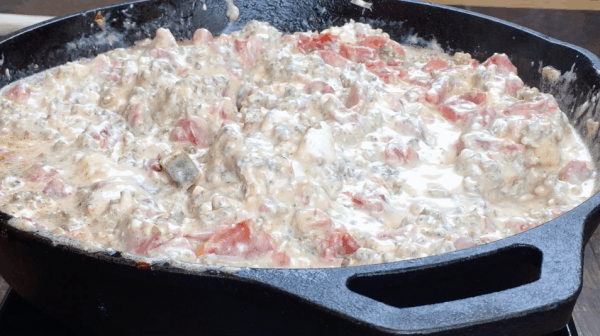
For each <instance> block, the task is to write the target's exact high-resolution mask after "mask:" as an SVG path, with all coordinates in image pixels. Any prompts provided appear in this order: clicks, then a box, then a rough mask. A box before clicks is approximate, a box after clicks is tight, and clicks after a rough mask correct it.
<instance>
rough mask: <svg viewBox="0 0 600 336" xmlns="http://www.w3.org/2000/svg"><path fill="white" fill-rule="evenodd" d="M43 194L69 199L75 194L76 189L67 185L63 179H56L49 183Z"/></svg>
mask: <svg viewBox="0 0 600 336" xmlns="http://www.w3.org/2000/svg"><path fill="white" fill-rule="evenodd" d="M43 193H44V195H46V196H48V197H56V198H67V197H70V196H72V195H73V194H74V193H75V189H73V187H69V186H67V185H65V183H64V182H63V181H62V180H61V179H58V178H55V179H53V180H52V181H50V182H48V184H47V185H46V187H45V188H44V191H43Z"/></svg>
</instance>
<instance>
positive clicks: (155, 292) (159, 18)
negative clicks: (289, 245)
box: [0, 0, 600, 336]
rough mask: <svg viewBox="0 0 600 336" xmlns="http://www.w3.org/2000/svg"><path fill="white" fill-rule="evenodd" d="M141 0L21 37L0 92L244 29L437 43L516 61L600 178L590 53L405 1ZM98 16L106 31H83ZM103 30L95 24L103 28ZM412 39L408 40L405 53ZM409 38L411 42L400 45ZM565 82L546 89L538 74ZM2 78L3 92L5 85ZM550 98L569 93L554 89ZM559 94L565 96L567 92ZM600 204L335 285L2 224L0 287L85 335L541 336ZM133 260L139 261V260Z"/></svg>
mask: <svg viewBox="0 0 600 336" xmlns="http://www.w3.org/2000/svg"><path fill="white" fill-rule="evenodd" d="M236 3H237V5H238V6H239V7H240V11H241V16H240V19H239V20H238V21H237V22H235V23H230V22H229V21H228V20H227V19H226V18H225V15H224V12H225V8H226V5H225V2H224V1H221V0H214V1H213V0H206V6H207V10H206V11H205V10H203V8H202V4H203V3H202V2H201V1H194V0H181V1H175V0H149V1H138V2H133V3H130V4H123V5H116V6H111V7H105V8H102V9H99V10H92V11H88V12H84V13H80V14H75V15H71V16H67V17H62V18H58V19H55V20H52V21H49V22H46V23H42V24H40V25H37V26H35V27H33V28H28V29H25V30H23V31H21V32H19V33H17V34H14V35H13V36H11V37H9V38H7V39H5V40H4V41H2V42H0V59H3V60H4V63H3V65H2V66H1V68H0V73H1V74H2V75H0V87H2V86H5V85H7V84H9V83H11V82H12V81H14V80H17V79H19V78H23V77H25V76H28V75H31V74H34V73H37V72H39V71H42V70H45V69H48V68H50V67H54V66H57V65H60V64H64V63H65V62H67V61H71V60H76V59H78V58H81V57H92V56H94V55H96V54H97V53H99V52H104V51H107V50H110V49H113V48H116V47H125V46H130V45H132V44H133V43H134V42H135V41H137V40H140V39H142V38H146V37H151V36H152V35H153V32H154V31H155V29H156V28H158V27H168V28H169V29H170V30H171V31H172V32H173V33H174V35H175V36H177V37H178V38H180V39H183V38H187V39H189V38H191V36H192V34H193V31H194V30H195V29H196V28H199V27H205V28H208V29H209V30H211V32H212V33H213V34H215V35H218V34H220V33H224V32H230V31H234V30H237V29H239V28H241V27H242V26H243V25H244V24H245V23H246V22H247V21H248V20H250V19H258V20H264V21H268V22H270V23H271V24H272V25H274V26H275V27H276V28H278V29H280V30H283V31H285V32H293V31H303V30H308V29H313V30H316V29H324V28H327V27H328V26H330V25H339V24H342V23H344V22H346V21H348V20H349V19H354V20H359V21H364V22H369V23H371V24H372V25H374V26H376V27H381V28H383V29H384V30H385V31H387V32H388V33H389V34H390V35H391V36H392V38H394V39H396V40H400V41H402V42H411V41H412V42H413V43H417V44H418V43H422V42H419V41H424V40H430V39H432V38H435V39H436V40H437V42H438V43H439V44H440V45H441V46H442V47H443V48H444V49H445V50H447V51H466V52H470V53H471V54H472V55H473V56H474V57H475V58H477V59H479V60H480V61H481V60H484V59H486V58H487V57H489V56H491V55H492V53H493V52H505V53H507V54H509V55H511V59H512V61H513V63H514V64H515V65H516V66H517V67H518V69H519V74H520V76H521V77H522V78H523V80H524V81H525V83H526V84H528V85H531V86H541V87H542V88H543V89H545V90H546V91H551V92H553V93H554V94H557V95H558V98H559V104H560V106H561V108H562V110H563V111H565V112H566V113H567V114H568V115H569V118H570V120H571V122H572V123H573V124H574V125H575V127H576V129H577V130H578V132H580V134H582V135H583V136H584V139H586V142H587V144H588V146H589V147H590V149H591V151H592V153H593V156H594V161H595V162H596V165H597V166H598V163H599V162H598V160H599V158H600V156H599V153H600V151H599V146H600V145H599V144H598V143H599V142H598V141H597V138H598V135H597V134H593V135H592V136H591V137H586V135H587V133H586V131H585V121H586V120H587V119H588V118H590V117H594V118H596V119H597V118H598V113H599V110H600V106H599V105H598V103H597V102H596V101H592V102H591V103H588V104H587V105H582V104H583V103H584V102H585V101H587V100H589V99H590V98H591V97H592V96H593V95H594V94H596V93H597V91H598V90H597V87H599V86H600V74H599V72H598V69H600V61H599V60H598V59H597V58H596V57H594V56H593V55H592V54H591V53H589V52H587V51H585V50H583V49H580V48H577V47H574V46H571V45H568V44H565V43H562V42H559V41H556V40H553V39H551V38H548V37H546V36H543V35H540V34H538V33H535V32H532V31H530V30H527V29H524V28H522V27H519V26H515V25H511V24H508V23H506V22H503V21H500V20H496V19H492V18H489V17H486V16H483V15H479V14H474V13H470V12H466V11H462V10H458V9H452V8H448V7H443V6H435V5H429V4H423V3H417V2H413V1H395V0H380V1H375V3H374V5H373V10H372V11H369V10H365V9H363V8H360V7H357V6H355V5H352V4H351V3H350V2H349V1H342V0H244V1H240V0H236ZM97 12H100V13H101V14H102V16H103V18H104V20H103V23H101V24H98V23H97V22H95V21H94V19H95V18H96V19H98V18H99V17H96V13H97ZM99 22H100V21H99ZM414 34H418V37H420V38H423V39H419V38H414ZM410 36H412V37H413V38H409V37H410ZM548 64H551V65H553V66H554V67H555V68H557V69H559V70H561V71H563V72H566V71H569V70H571V69H572V70H573V73H574V74H575V75H576V80H575V81H573V82H571V83H570V90H565V89H564V85H555V86H551V85H549V84H548V83H546V82H544V81H543V80H542V79H541V76H540V72H539V69H540V65H548ZM6 69H9V70H10V72H9V73H10V76H7V75H6ZM559 84H565V83H564V81H563V82H561V83H559ZM567 84H569V83H567ZM599 204H600V195H599V194H596V195H594V196H593V197H591V198H590V199H589V200H588V201H586V202H585V203H583V204H582V205H580V206H578V207H577V208H575V209H573V210H572V211H570V212H568V213H566V214H564V215H562V216H560V217H559V218H557V219H555V220H552V221H551V222H548V223H546V224H544V225H542V226H540V227H538V228H535V229H532V230H530V231H527V232H525V233H522V234H519V235H516V236H513V237H510V238H506V239H503V240H500V241H497V242H494V243H490V244H487V245H483V246H478V247H474V248H470V249H466V250H461V251H457V252H453V253H448V254H444V255H439V256H433V257H428V258H422V259H416V260H410V261H404V262H396V263H389V264H381V265H371V266H361V267H349V268H337V269H299V270H283V269H281V270H280V269H239V270H231V269H227V268H225V269H219V268H207V269H204V270H194V269H186V268H182V267H180V266H181V265H172V264H171V265H170V264H169V263H167V262H151V263H150V265H149V266H148V264H144V263H139V261H140V260H144V259H143V257H139V256H138V257H135V258H132V257H131V256H125V255H121V254H120V253H112V254H109V253H105V252H86V251H83V250H81V249H78V248H74V247H73V246H70V245H65V244H61V243H56V242H53V241H51V240H50V239H49V238H48V237H45V236H42V235H40V234H37V233H35V232H28V231H22V230H19V229H16V228H15V227H13V226H11V225H9V224H8V221H9V219H10V218H11V217H10V216H9V215H7V214H3V213H0V273H1V274H2V276H3V277H4V278H5V279H6V280H7V281H8V283H9V284H10V285H11V286H12V287H13V289H14V290H15V291H17V292H18V293H19V294H20V295H22V296H23V297H25V298H26V299H27V300H29V301H30V302H32V303H33V304H35V305H36V306H37V307H38V308H40V309H41V310H43V311H44V312H46V313H48V314H50V315H51V316H53V317H56V318H58V319H60V320H62V321H63V322H65V323H67V324H69V325H70V326H71V327H73V328H81V329H80V330H85V332H90V331H93V332H94V333H97V334H118V335H121V334H136V335H155V334H156V335H158V334H164V335H200V334H202V335H238V334H244V335H310V334H315V335H321V334H323V335H325V334H326V335H338V334H339V335H461V336H464V335H527V336H531V335H541V334H545V333H548V332H551V331H554V330H557V329H559V328H561V327H562V326H564V325H565V324H566V323H567V321H568V319H569V316H570V314H571V311H572V309H573V305H574V304H575V300H576V298H577V296H578V294H579V292H580V290H581V276H582V253H583V247H584V245H585V243H586V242H587V240H588V239H589V237H590V235H591V234H592V232H593V231H594V229H595V228H596V227H597V225H598V209H599ZM134 259H135V260H134Z"/></svg>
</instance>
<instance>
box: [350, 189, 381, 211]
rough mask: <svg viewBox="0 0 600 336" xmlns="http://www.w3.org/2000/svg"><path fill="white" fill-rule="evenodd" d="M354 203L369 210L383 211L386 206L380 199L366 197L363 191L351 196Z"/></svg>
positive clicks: (362, 208)
mask: <svg viewBox="0 0 600 336" xmlns="http://www.w3.org/2000/svg"><path fill="white" fill-rule="evenodd" d="M351 198H352V203H354V204H355V205H357V206H358V207H359V208H360V209H361V210H365V211H367V212H382V211H383V209H384V207H383V204H382V203H381V201H380V200H374V199H372V198H366V197H365V195H364V194H363V193H354V194H352V196H351Z"/></svg>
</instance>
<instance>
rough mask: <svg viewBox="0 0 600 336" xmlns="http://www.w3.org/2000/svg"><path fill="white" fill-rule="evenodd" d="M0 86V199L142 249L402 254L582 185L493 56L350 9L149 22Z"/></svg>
mask: <svg viewBox="0 0 600 336" xmlns="http://www.w3.org/2000/svg"><path fill="white" fill-rule="evenodd" d="M0 97H1V98H0V166H1V167H2V168H1V171H0V210H2V211H3V212H6V213H9V214H12V215H14V216H15V217H18V218H20V219H22V220H21V221H20V222H21V223H26V224H25V225H28V226H31V227H38V228H42V229H47V230H49V231H51V232H53V233H56V234H59V235H64V236H66V237H71V238H74V239H78V240H80V241H85V242H87V243H89V244H94V245H95V246H103V247H105V248H110V249H114V250H118V251H124V252H130V253H135V254H139V255H145V256H149V257H157V258H166V259H173V260H178V261H184V262H191V263H201V264H207V265H232V266H249V267H293V268H306V267H336V266H350V265H362V264H373V263H382V262H391V261H397V260H405V259H411V258H418V257H424V256H429V255H435V254H440V253H445V252H450V251H454V250H457V249H463V248H467V247H470V246H475V245H478V244H484V243H487V242H491V241H494V240H498V239H502V238H504V237H508V236H511V235H514V234H516V233H519V232H522V231H524V230H528V229H531V228H533V227H536V226H537V225H539V224H541V223H544V222H546V221H548V220H550V219H552V218H555V217H557V216H559V215H560V214H562V213H564V212H566V211H569V210H570V209H572V208H573V207H574V206H576V205H577V204H579V203H581V202H582V201H584V200H585V199H587V198H588V197H589V196H591V194H592V191H593V187H594V185H593V184H594V177H595V167H594V165H593V163H592V161H591V157H590V154H589V153H588V151H587V149H586V148H585V146H584V145H583V142H582V140H581V139H580V138H579V136H578V135H577V133H576V132H575V131H574V129H573V128H572V127H571V126H570V125H569V122H568V119H567V117H566V115H565V114H564V113H563V112H561V111H560V109H559V108H558V105H557V103H556V101H555V99H554V98H553V97H552V96H550V95H548V94H544V93H540V92H539V91H538V90H537V89H536V88H530V87H527V86H524V84H523V82H522V81H521V79H519V77H518V76H517V69H516V68H515V67H514V66H513V65H512V63H511V62H510V60H509V59H508V57H507V56H506V55H504V54H495V55H493V56H492V57H490V58H489V59H488V60H486V61H485V62H483V63H479V62H478V61H476V60H474V59H472V58H471V56H470V55H469V54H466V53H460V52H457V53H455V54H454V55H453V56H449V55H446V54H443V53H441V52H439V51H435V50H430V49H419V48H414V47H408V46H401V45H400V44H398V43H397V42H395V41H393V40H391V39H390V38H389V36H388V35H387V34H386V33H383V32H382V31H381V30H378V29H372V28H370V27H369V26H368V25H365V24H361V23H355V22H350V23H348V24H346V25H344V26H343V27H333V28H330V29H327V30H325V31H323V32H321V33H315V32H306V33H295V34H293V35H283V34H282V33H280V32H278V31H277V30H276V29H275V28H273V27H271V26H269V25H268V24H266V23H260V22H257V21H251V22H250V23H248V24H247V26H246V27H245V28H244V29H242V30H241V31H237V32H234V33H232V34H230V35H221V36H219V37H213V36H212V35H211V33H210V32H209V31H208V30H206V29H199V30H197V31H196V32H195V34H194V37H193V40H192V41H187V42H184V43H179V44H178V43H177V42H176V41H175V38H174V37H173V35H172V34H171V33H170V32H169V31H168V30H167V29H162V28H161V29H158V31H157V32H156V37H155V38H154V39H153V40H145V41H142V42H139V43H137V44H136V45H135V46H134V47H132V48H130V49H116V50H113V51H110V52H107V53H105V54H102V55H99V56H98V57H96V58H94V59H92V60H81V61H78V62H74V63H68V64H66V65H63V66H60V67H57V68H54V69H51V70H48V71H45V72H43V73H41V74H38V75H36V76H34V77H31V78H28V79H25V80H22V81H19V82H17V83H14V84H12V85H11V86H9V87H7V88H5V89H4V90H3V91H2V92H1V93H0ZM588 128H597V125H590V126H588Z"/></svg>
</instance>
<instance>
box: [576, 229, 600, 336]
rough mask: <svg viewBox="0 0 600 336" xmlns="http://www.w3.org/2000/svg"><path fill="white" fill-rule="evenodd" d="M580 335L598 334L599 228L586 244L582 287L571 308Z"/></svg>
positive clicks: (599, 283)
mask: <svg viewBox="0 0 600 336" xmlns="http://www.w3.org/2000/svg"><path fill="white" fill-rule="evenodd" d="M573 320H574V321H575V326H576V327H577V331H578V332H579V335H580V336H599V335H600V228H599V229H597V230H596V232H595V233H594V235H593V236H592V238H591V239H590V241H589V242H588V244H587V246H586V247H585V255H584V261H583V289H582V290H581V294H580V295H579V299H578V300H577V303H576V304H575V309H574V310H573Z"/></svg>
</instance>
